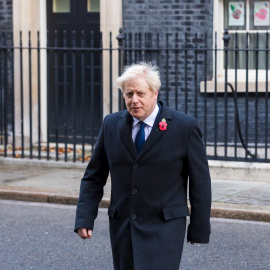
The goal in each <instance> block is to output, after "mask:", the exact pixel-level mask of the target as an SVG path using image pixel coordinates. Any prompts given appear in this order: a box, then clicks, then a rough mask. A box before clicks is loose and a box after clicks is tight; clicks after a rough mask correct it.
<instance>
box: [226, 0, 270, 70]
mask: <svg viewBox="0 0 270 270" xmlns="http://www.w3.org/2000/svg"><path fill="white" fill-rule="evenodd" d="M223 5H224V29H225V28H228V30H229V33H230V36H231V40H230V43H229V48H230V49H235V48H236V46H237V47H238V48H239V49H240V51H239V53H238V59H237V60H238V69H246V63H247V61H246V52H245V51H241V49H246V46H247V43H248V47H249V49H256V48H257V47H258V48H259V49H265V48H266V46H267V44H266V41H267V40H266V32H267V31H269V30H270V16H269V13H270V1H255V0H246V1H231V0H224V2H223ZM247 32H248V34H247ZM236 33H237V34H236ZM257 33H258V35H257ZM269 36H270V35H269ZM268 42H269V40H268ZM234 54H235V53H234V52H229V54H228V67H229V69H234V68H235V56H234ZM265 55H266V54H265V51H260V52H259V53H258V68H259V69H265V62H266V61H265ZM269 63H270V56H269ZM248 68H249V69H255V68H256V52H255V51H251V52H249V54H248Z"/></svg>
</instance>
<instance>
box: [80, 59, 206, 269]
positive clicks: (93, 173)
mask: <svg viewBox="0 0 270 270" xmlns="http://www.w3.org/2000/svg"><path fill="white" fill-rule="evenodd" d="M116 83H117V85H118V87H119V88H121V89H122V91H123V96H124V99H125V103H126V107H127V110H124V111H120V112H117V113H113V114H111V115H108V116H106V117H105V119H104V121H103V125H102V127H101V130H100V134H99V136H98V139H97V142H96V146H95V150H94V152H93V154H92V157H91V160H90V162H89V164H88V166H87V168H86V171H85V174H84V177H83V178H82V181H81V188H80V197H79V201H78V205H77V213H76V222H75V231H76V232H77V233H78V234H79V236H80V237H81V238H83V239H87V238H91V236H92V231H93V227H94V220H95V218H96V216H97V213H98V205H99V202H100V200H101V199H102V196H103V187H104V185H105V184H106V181H107V178H108V174H109V172H110V176H111V202H110V206H109V208H108V215H109V224H110V238H111V246H112V254H113V263H114V269H115V270H129V269H135V270H178V269H179V265H180V261H181V255H182V249H183V242H184V236H185V231H186V217H187V216H189V209H188V206H187V187H188V183H189V199H190V204H191V211H190V223H189V225H188V231H187V241H188V242H190V243H191V244H194V243H208V242H209V236H210V209H211V180H210V176H209V169H208V163H207V158H206V153H205V147H204V145H203V142H202V134H201V131H200V129H199V127H198V123H197V120H196V119H194V118H192V117H190V116H187V115H185V114H183V113H180V112H177V111H174V110H172V109H170V108H168V107H167V106H166V105H165V104H164V103H163V102H160V101H159V102H158V101H157V97H158V90H159V88H160V85H161V84H160V79H159V72H158V70H157V69H156V68H155V67H153V66H152V65H151V64H147V63H140V64H134V65H132V66H129V67H127V68H126V69H125V71H124V73H123V74H122V76H120V77H119V78H118V79H117V80H116Z"/></svg>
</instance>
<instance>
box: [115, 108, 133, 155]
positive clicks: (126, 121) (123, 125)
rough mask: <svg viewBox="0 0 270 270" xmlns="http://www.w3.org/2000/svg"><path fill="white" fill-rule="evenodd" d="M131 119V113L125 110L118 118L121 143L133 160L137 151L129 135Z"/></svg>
mask: <svg viewBox="0 0 270 270" xmlns="http://www.w3.org/2000/svg"><path fill="white" fill-rule="evenodd" d="M131 121H132V117H131V115H130V114H129V113H128V112H127V111H123V113H122V114H121V116H120V120H119V122H120V123H119V132H120V137H121V139H122V141H123V143H124V144H125V145H126V148H127V149H128V151H129V152H130V154H131V155H132V157H133V158H134V160H135V159H136V157H137V152H136V148H135V145H134V143H133V140H132V136H131Z"/></svg>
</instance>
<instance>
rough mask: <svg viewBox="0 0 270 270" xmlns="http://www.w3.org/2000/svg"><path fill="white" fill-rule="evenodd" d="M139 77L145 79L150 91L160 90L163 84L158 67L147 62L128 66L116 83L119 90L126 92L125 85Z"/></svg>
mask: <svg viewBox="0 0 270 270" xmlns="http://www.w3.org/2000/svg"><path fill="white" fill-rule="evenodd" d="M139 76H144V77H145V80H146V82H147V84H148V85H149V89H150V90H152V91H154V92H155V91H157V90H159V88H160V86H161V82H160V77H159V76H160V74H159V70H158V67H157V66H154V65H152V63H146V62H140V63H138V64H133V65H130V66H126V67H125V68H124V72H123V73H122V75H121V76H120V77H118V78H117V79H116V81H115V83H116V85H117V87H118V88H120V89H121V90H122V91H124V88H125V84H126V83H127V82H128V81H131V80H133V79H135V78H137V77H139Z"/></svg>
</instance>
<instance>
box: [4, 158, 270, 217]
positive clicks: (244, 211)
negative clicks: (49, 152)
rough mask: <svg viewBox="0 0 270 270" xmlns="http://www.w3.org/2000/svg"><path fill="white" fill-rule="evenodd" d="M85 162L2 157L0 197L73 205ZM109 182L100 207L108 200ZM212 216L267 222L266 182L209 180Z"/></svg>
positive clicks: (268, 191) (269, 198)
mask: <svg viewBox="0 0 270 270" xmlns="http://www.w3.org/2000/svg"><path fill="white" fill-rule="evenodd" d="M86 166H87V164H86V163H85V164H74V163H68V164H67V163H64V162H60V163H57V162H52V161H49V162H43V161H42V162H38V161H33V162H31V161H29V160H27V162H23V161H16V162H12V160H10V161H8V160H4V161H3V160H2V159H1V158H0V199H9V200H23V201H34V202H46V203H61V204H76V203H77V200H78V196H79V188H80V180H81V178H82V177H83V174H84V170H85V168H86ZM110 190H111V181H110V177H109V178H108V181H107V184H106V186H105V188H104V196H103V199H102V201H101V204H100V206H101V207H108V205H109V203H110ZM212 201H213V202H212V216H213V217H224V218H240V219H247V220H258V221H264V222H270V183H269V181H266V182H263V181H236V180H228V179H212Z"/></svg>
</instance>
